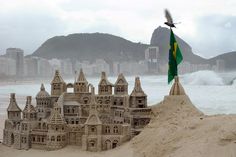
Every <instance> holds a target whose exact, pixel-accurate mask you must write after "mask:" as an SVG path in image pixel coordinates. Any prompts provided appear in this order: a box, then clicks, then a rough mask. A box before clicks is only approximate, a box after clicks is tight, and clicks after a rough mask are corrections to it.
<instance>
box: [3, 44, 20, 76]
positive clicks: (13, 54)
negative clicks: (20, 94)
mask: <svg viewBox="0 0 236 157" xmlns="http://www.w3.org/2000/svg"><path fill="white" fill-rule="evenodd" d="M6 57H8V58H11V59H14V60H15V61H16V75H17V76H20V77H22V76H23V75H24V51H23V50H22V49H19V48H8V49H7V50H6Z"/></svg>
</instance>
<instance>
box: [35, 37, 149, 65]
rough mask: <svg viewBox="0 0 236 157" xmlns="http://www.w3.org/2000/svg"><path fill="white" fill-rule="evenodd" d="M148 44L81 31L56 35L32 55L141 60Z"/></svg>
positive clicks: (82, 58) (81, 58)
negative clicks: (66, 34)
mask: <svg viewBox="0 0 236 157" xmlns="http://www.w3.org/2000/svg"><path fill="white" fill-rule="evenodd" d="M147 47H148V45H147V44H141V43H134V42H131V41H129V40H126V39H124V38H121V37H118V36H114V35H110V34H103V33H80V34H70V35H68V36H56V37H53V38H51V39H48V40H47V41H46V42H44V43H43V44H42V45H41V46H40V47H39V48H38V49H37V50H36V51H35V52H34V53H33V54H32V55H33V56H38V57H43V58H47V59H51V58H60V59H63V58H75V59H78V60H90V61H92V60H94V59H96V58H105V59H111V60H126V59H127V60H129V59H133V60H140V59H143V58H144V51H145V49H146V48H147Z"/></svg>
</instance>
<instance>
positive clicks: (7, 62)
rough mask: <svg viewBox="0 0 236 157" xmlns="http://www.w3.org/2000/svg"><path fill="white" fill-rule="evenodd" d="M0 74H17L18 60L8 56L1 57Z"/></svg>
mask: <svg viewBox="0 0 236 157" xmlns="http://www.w3.org/2000/svg"><path fill="white" fill-rule="evenodd" d="M0 67H1V68H0V74H4V75H6V76H15V75H16V61H15V60H14V59H11V58H7V57H0Z"/></svg>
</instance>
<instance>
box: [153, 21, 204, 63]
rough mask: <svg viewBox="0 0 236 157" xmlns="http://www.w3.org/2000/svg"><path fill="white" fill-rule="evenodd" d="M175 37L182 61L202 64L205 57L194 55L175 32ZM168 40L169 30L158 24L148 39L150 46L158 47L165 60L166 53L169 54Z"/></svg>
mask: <svg viewBox="0 0 236 157" xmlns="http://www.w3.org/2000/svg"><path fill="white" fill-rule="evenodd" d="M175 37H176V40H177V42H178V44H179V47H180V49H181V52H182V54H183V57H184V61H188V62H190V63H192V64H200V63H203V64H204V63H206V62H207V60H206V59H204V58H202V57H200V56H198V55H195V54H194V53H193V52H192V48H191V47H190V46H189V45H188V44H187V43H186V42H185V41H184V40H183V39H181V38H180V37H178V36H177V35H176V34H175ZM169 40H170V30H169V29H168V28H165V27H161V26H159V27H158V28H156V29H155V30H154V32H153V33H152V37H151V41H150V45H151V46H158V47H159V51H160V57H161V58H162V59H163V60H164V61H166V62H167V61H168V55H169Z"/></svg>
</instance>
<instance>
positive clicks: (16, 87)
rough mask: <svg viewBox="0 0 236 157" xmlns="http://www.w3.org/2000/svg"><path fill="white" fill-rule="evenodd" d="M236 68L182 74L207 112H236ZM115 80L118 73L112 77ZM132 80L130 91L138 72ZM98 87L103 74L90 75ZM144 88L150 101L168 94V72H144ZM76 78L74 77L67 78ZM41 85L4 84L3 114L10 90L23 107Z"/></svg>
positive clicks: (195, 100)
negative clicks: (234, 69)
mask: <svg viewBox="0 0 236 157" xmlns="http://www.w3.org/2000/svg"><path fill="white" fill-rule="evenodd" d="M235 78H236V72H231V73H215V72H213V71H199V72H195V73H191V74H185V75H181V76H180V82H181V83H182V85H183V87H184V89H185V92H186V93H187V95H188V96H189V97H190V99H191V101H192V102H193V104H194V105H195V106H196V107H198V108H199V109H200V110H201V111H202V112H204V113H205V114H209V115H211V114H236V80H234V79H235ZM108 79H109V81H110V82H112V83H115V81H116V77H109V78H108ZM126 79H127V81H128V83H129V93H131V91H132V89H133V87H134V79H135V77H134V76H129V77H126ZM87 80H88V81H89V83H91V84H93V85H94V86H95V88H96V90H97V85H98V82H99V80H100V78H87ZM140 80H141V84H142V88H143V90H144V92H145V93H146V94H147V95H148V105H150V106H151V105H154V104H156V103H158V102H160V101H162V100H163V98H164V96H165V95H168V93H169V90H170V88H171V85H168V84H167V76H140ZM65 81H66V82H67V83H68V82H74V81H73V80H72V79H71V80H65ZM43 83H44V85H45V88H46V90H47V91H48V92H49V93H50V82H47V81H44V82H43ZM39 89H40V82H33V83H10V84H1V85H0V114H6V108H7V106H8V104H9V96H10V93H16V99H17V102H18V105H19V106H20V107H21V108H22V109H23V107H24V105H25V101H26V100H25V99H26V98H25V97H26V96H28V95H31V96H32V97H35V96H36V94H37V93H38V91H39ZM33 103H35V101H33Z"/></svg>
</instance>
